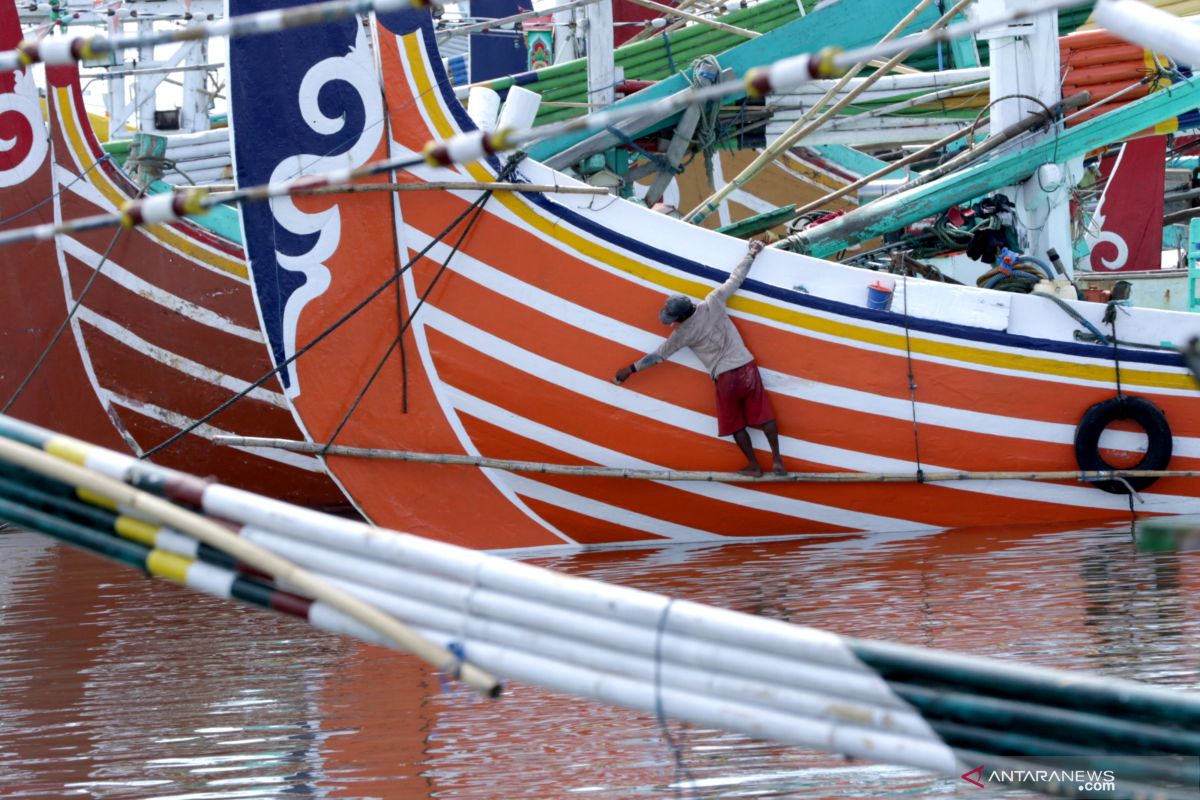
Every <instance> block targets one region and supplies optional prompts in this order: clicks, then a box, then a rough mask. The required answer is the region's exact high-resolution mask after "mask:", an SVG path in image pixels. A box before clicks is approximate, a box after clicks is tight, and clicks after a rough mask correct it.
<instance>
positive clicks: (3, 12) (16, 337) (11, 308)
mask: <svg viewBox="0 0 1200 800" xmlns="http://www.w3.org/2000/svg"><path fill="white" fill-rule="evenodd" d="M20 40H21V26H20V24H19V22H18V19H17V8H16V5H15V4H13V3H2V4H0V48H4V49H9V48H12V47H15V46H16V44H17V43H18V42H19V41H20ZM0 139H3V140H4V143H3V149H2V150H0V230H8V229H12V228H19V227H23V226H27V225H40V224H46V223H50V222H53V221H54V205H53V204H52V203H50V202H47V201H46V200H47V196H48V195H49V194H50V181H51V177H50V175H51V171H52V169H53V165H52V163H51V153H50V148H49V146H48V143H47V141H46V136H45V126H44V125H43V123H42V110H41V107H40V104H39V102H38V89H37V86H36V85H34V82H33V75H32V69H31V68H28V67H27V68H25V69H22V70H18V71H16V72H12V73H4V74H0ZM55 261H56V259H55V252H54V244H53V243H52V242H48V241H39V242H32V243H28V244H25V245H18V246H14V247H12V248H9V249H8V250H6V252H5V253H4V257H3V258H0V270H2V271H3V280H4V291H3V292H0V319H3V320H4V328H3V343H4V344H3V359H2V361H0V404H8V403H11V408H10V413H12V414H13V415H14V416H16V417H19V418H21V419H24V420H28V421H30V422H35V423H39V424H43V425H56V426H59V427H61V428H62V429H63V430H64V431H71V432H72V435H74V436H78V437H81V438H84V439H87V440H88V441H92V442H96V443H97V444H102V445H105V446H107V447H120V446H121V440H120V438H119V437H118V436H117V432H116V428H114V427H113V423H112V421H111V420H110V419H109V418H108V416H107V415H106V414H105V411H104V408H103V407H102V406H101V405H100V403H99V402H98V401H97V400H96V396H95V393H94V392H93V391H92V388H91V383H90V380H89V376H88V374H87V371H86V370H87V368H86V365H85V364H84V362H83V360H82V359H81V358H80V355H79V351H78V350H77V349H76V347H75V343H74V341H72V340H71V337H70V336H67V337H66V340H65V341H60V342H59V343H58V344H57V345H56V346H55V347H54V348H53V349H50V350H49V352H48V354H47V355H46V356H45V358H44V360H42V361H41V363H40V364H39V359H41V358H42V354H43V353H44V352H46V351H47V347H48V346H49V345H50V343H51V341H52V340H53V339H54V336H55V332H56V331H57V329H58V328H59V326H60V325H61V324H62V322H63V320H65V319H66V317H67V310H68V303H67V298H66V296H65V295H64V292H63V287H62V280H61V279H60V278H59V274H58V267H57V264H56V263H55ZM35 368H36V374H35V375H34V376H33V377H32V378H29V379H28V380H27V376H29V375H30V373H31V372H32V371H34V369H35ZM13 398H15V400H14V399H13Z"/></svg>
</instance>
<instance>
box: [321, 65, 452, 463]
mask: <svg viewBox="0 0 1200 800" xmlns="http://www.w3.org/2000/svg"><path fill="white" fill-rule="evenodd" d="M382 78H383V76H382V71H381V73H380V82H379V95H380V97H381V98H382V101H383V120H384V131H385V133H386V134H387V137H388V149H389V150H390V149H391V144H392V142H393V141H395V136H394V135H393V131H392V112H391V108H390V107H389V105H388V97H387V86H385V85H384V83H383V79H382ZM436 85H437V84H433V86H436ZM433 86H430V88H429V89H427V90H426V91H432V89H433ZM422 95H423V93H422ZM422 95H416V96H414V97H413V99H412V100H410V101H409V103H413V102H416V99H417V97H421V96H422ZM407 105H408V103H405V104H404V105H402V106H401V108H404V107H406V106H407ZM398 173H399V171H398V170H392V171H391V179H392V181H393V182H396V181H398V178H399V175H398ZM392 209H393V216H392V221H393V224H392V245H393V250H392V272H393V274H394V276H395V278H396V283H395V289H396V324H397V325H399V326H400V329H399V331H397V333H396V338H397V340H398V341H399V343H400V413H401V414H407V413H408V352H407V351H406V350H405V348H404V293H403V287H402V286H401V285H400V259H401V258H403V257H404V253H403V250H402V248H403V246H404V243H403V241H402V239H403V237H402V236H401V235H400V228H399V226H398V225H396V224H395V223H396V222H398V221H399V216H398V214H397V213H396V212H397V211H399V209H400V198H399V196H397V195H392ZM384 358H385V359H386V358H387V357H386V356H384ZM371 380H374V377H372V379H371ZM339 427H340V426H339ZM335 435H336V434H335ZM331 441H332V439H331ZM322 455H324V454H322Z"/></svg>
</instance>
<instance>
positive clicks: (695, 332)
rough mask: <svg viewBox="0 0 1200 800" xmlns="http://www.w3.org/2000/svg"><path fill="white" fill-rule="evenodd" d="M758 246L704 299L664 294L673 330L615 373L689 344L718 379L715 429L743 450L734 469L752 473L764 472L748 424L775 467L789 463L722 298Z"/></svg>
mask: <svg viewBox="0 0 1200 800" xmlns="http://www.w3.org/2000/svg"><path fill="white" fill-rule="evenodd" d="M762 249H763V243H762V242H759V241H752V242H750V251H749V252H748V253H746V256H745V258H743V259H742V260H741V262H740V263H739V264H738V265H737V266H736V267H735V268H734V270H733V272H732V273H730V275H729V280H727V281H725V283H723V284H721V285H720V286H718V287H717V288H716V289H713V290H712V291H711V292H709V293H708V296H707V297H705V298H704V302H702V303H699V304H696V303H693V302H692V300H691V298H690V297H686V296H684V295H681V294H677V295H675V296H673V297H669V298H667V302H666V304H665V305H664V306H663V309H662V311H661V312H659V315H658V318H659V320H660V321H661V322H662V323H663V324H664V325H672V326H674V330H673V331H671V335H670V336H668V337H667V340H666V341H665V342H663V343H662V344H661V345H660V346H659V348H658V349H657V350H655V351H654V352H653V353H649V354H647V355H645V356H642V358H641V359H639V360H638V361H636V362H634V363H633V364H630V365H629V366H627V367H621V369H619V370H617V374H616V377H614V378H613V380H614V381H615V382H616V383H624V382H625V381H626V380H628V378H629V376H630V375H632V374H633V373H635V372H641V371H642V370H644V369H649V368H650V367H653V366H654V365H655V364H659V363H661V362H663V361H666V360H667V359H668V358H670V357H671V355H672V354H673V353H674V352H675V351H676V350H680V349H682V348H684V347H690V348H692V352H693V353H695V354H696V356H697V358H699V359H700V361H701V362H702V363H703V364H704V366H705V368H706V369H708V372H709V374H710V375H711V376H712V379H713V381H715V383H716V390H717V434H718V435H719V436H730V435H732V436H733V440H734V441H735V442H737V445H738V447H740V448H741V450H742V453H743V454H744V455H745V456H746V466H745V467H743V468H742V469H740V470H738V472H740V473H742V474H743V475H755V476H757V475H762V467H760V466H759V464H758V459H757V458H756V457H755V455H754V447H753V445H751V444H750V433H749V431H748V430H747V429H748V428H750V427H755V428H761V429H762V432H763V433H764V434H766V437H767V442H768V443H769V444H770V445H771V463H772V467H773V469H774V471H775V473H776V474H778V475H783V474H785V473H786V472H787V469H786V468H785V467H784V466H783V459H782V458H781V457H780V455H779V430H778V429H777V428H776V425H775V413H774V412H773V411H772V410H771V401H770V400H769V399H767V393H766V392H765V391H764V390H763V385H762V376H761V375H759V372H758V364H757V363H755V361H754V356H753V355H751V354H750V351H749V350H747V349H746V345H745V343H743V342H742V337H741V335H739V334H738V332H737V328H735V327H734V325H733V321H732V320H730V319H729V313H728V312H727V311H726V310H725V304H726V303H728V302H729V298H730V297H733V294H734V292H736V291H737V290H738V288H739V287H740V286H741V285H742V281H744V280H745V279H746V275H747V273H749V272H750V265H751V264H752V263H753V262H754V257H755V256H757V255H758V254H759V252H760V251H761V250H762Z"/></svg>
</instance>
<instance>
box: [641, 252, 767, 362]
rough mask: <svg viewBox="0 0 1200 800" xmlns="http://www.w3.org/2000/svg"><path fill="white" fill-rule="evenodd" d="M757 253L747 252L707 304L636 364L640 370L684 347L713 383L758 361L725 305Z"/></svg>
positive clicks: (698, 308)
mask: <svg viewBox="0 0 1200 800" xmlns="http://www.w3.org/2000/svg"><path fill="white" fill-rule="evenodd" d="M753 261H754V254H753V253H747V254H746V257H745V258H743V259H742V260H741V262H740V263H739V264H738V265H737V266H736V267H734V269H733V272H731V273H730V274H729V279H728V280H727V281H725V282H724V283H723V284H721V285H720V286H718V287H717V288H716V289H713V290H712V291H711V292H709V293H708V296H707V297H705V298H704V302H702V303H698V304H697V305H696V310H695V311H694V312H692V315H691V316H690V317H688V318H687V319H685V320H684V321H683V322H681V323H679V327H677V328H676V329H675V330H674V331H672V332H671V335H670V336H668V337H667V340H666V341H664V342H663V343H662V344H661V345H660V346H659V348H658V349H657V350H655V351H654V352H653V353H648V354H647V355H645V356H642V358H641V359H640V360H639V361H638V362H637V363H636V364H635V366H636V367H637V368H638V370H639V371H641V370H643V369H646V368H647V367H652V366H654V365H655V364H658V363H660V362H663V361H666V360H667V359H668V358H670V357H671V356H672V354H674V353H675V351H676V350H681V349H683V348H684V347H690V348H692V352H693V353H695V354H696V357H697V358H699V359H700V362H701V363H702V364H704V366H705V368H706V369H707V370H708V372H709V374H710V375H712V378H713V380H716V379H717V376H718V375H720V374H721V373H722V372H728V371H729V370H731V369H737V368H738V367H741V366H745V365H746V364H749V363H750V362H751V361H753V360H754V356H753V355H751V354H750V351H749V350H747V349H746V345H745V344H744V343H743V342H742V337H741V335H740V334H739V333H738V332H737V328H735V327H733V321H732V320H730V319H729V313H728V312H727V311H726V310H725V304H726V303H728V302H729V298H730V297H733V294H734V292H736V291H737V290H738V288H739V287H740V286H741V285H742V281H744V280H745V279H746V274H747V273H749V272H750V264H751V263H753Z"/></svg>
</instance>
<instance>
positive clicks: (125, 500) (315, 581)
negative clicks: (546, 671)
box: [0, 437, 500, 696]
mask: <svg viewBox="0 0 1200 800" xmlns="http://www.w3.org/2000/svg"><path fill="white" fill-rule="evenodd" d="M80 445H82V446H80ZM44 447H45V449H41V448H38V447H35V446H33V445H32V444H28V443H23V442H19V441H16V440H14V439H12V438H7V437H0V460H2V461H4V462H7V463H8V464H11V465H13V466H17V467H20V468H22V469H25V470H29V471H31V472H33V473H35V474H36V475H39V476H42V477H44V478H49V479H52V480H55V481H58V482H60V483H61V484H64V485H66V486H68V487H73V488H74V489H75V490H76V491H77V492H78V493H79V494H80V495H81V497H83V498H84V499H89V500H91V501H93V502H98V503H100V504H102V505H107V506H108V507H110V508H112V509H122V510H124V511H126V513H128V514H129V515H131V516H136V517H137V518H139V519H143V520H150V521H153V522H154V523H156V524H158V525H162V526H165V527H170V528H171V529H173V530H175V531H179V532H181V533H183V534H185V535H187V536H190V537H192V538H194V539H196V540H197V541H199V542H203V543H204V544H207V545H209V546H210V547H212V548H215V549H216V550H220V551H221V552H223V553H226V554H228V555H229V556H232V557H233V558H234V559H236V560H237V561H239V562H242V563H244V564H246V565H248V566H250V567H252V568H254V569H256V570H259V571H261V572H263V573H266V574H267V575H269V576H271V577H272V578H273V579H274V580H275V581H276V582H277V583H280V584H283V585H287V586H289V587H291V588H292V589H294V590H295V591H296V592H299V593H302V594H304V595H305V596H307V597H311V598H313V599H316V600H319V601H321V602H323V603H325V604H327V605H329V606H330V607H332V608H334V609H336V610H338V611H340V612H341V613H343V614H345V615H346V616H347V617H349V618H351V619H353V620H355V621H356V622H358V623H359V624H361V625H363V626H365V627H366V628H368V629H369V630H371V631H374V632H375V633H376V634H378V635H379V636H381V637H384V638H385V639H387V640H389V641H391V642H393V643H394V644H395V645H396V646H398V647H399V648H401V649H403V650H405V651H407V652H410V653H413V654H414V655H416V656H418V657H419V658H421V659H423V660H425V661H427V662H428V663H430V664H432V665H434V666H435V667H437V668H438V669H441V670H444V671H447V672H449V673H451V674H454V675H456V676H457V677H459V678H461V680H462V681H463V682H464V683H466V684H468V685H469V686H471V687H472V688H474V689H476V690H477V691H479V692H480V693H482V694H485V695H489V696H496V695H497V694H498V693H499V691H500V684H499V682H498V681H497V680H496V679H495V678H494V677H492V676H491V675H489V674H487V673H486V672H484V671H483V670H480V669H479V668H478V667H475V666H473V665H471V664H468V663H462V662H461V661H460V660H459V659H458V658H457V657H456V656H455V655H454V654H453V653H451V652H450V651H448V650H447V649H446V648H444V647H441V646H439V645H437V644H434V643H433V642H431V641H429V640H428V639H426V638H425V637H423V636H421V635H419V634H417V633H416V632H414V631H413V630H411V629H410V628H409V627H408V626H407V625H405V624H403V623H401V622H400V621H398V620H396V619H395V618H394V617H391V616H389V615H387V614H384V613H383V612H381V611H380V610H379V609H377V608H375V607H374V606H371V605H370V604H368V603H365V602H363V601H362V600H360V599H358V598H357V597H355V596H353V595H352V594H350V593H349V592H347V591H345V590H344V589H341V588H338V587H337V586H334V585H332V584H330V583H329V582H328V581H327V580H325V579H323V578H320V577H318V576H316V575H314V574H313V573H311V572H309V571H308V570H305V569H303V568H301V567H299V566H297V565H296V564H294V563H292V562H291V561H289V560H287V559H286V558H283V557H281V556H279V555H277V554H275V553H272V552H271V551H269V550H267V549H265V548H263V547H261V546H259V545H256V544H254V543H253V542H251V541H249V540H248V539H246V538H244V537H241V536H237V535H236V534H234V533H231V532H230V531H229V530H228V529H227V528H226V527H224V526H222V525H221V524H219V523H217V522H216V521H214V520H212V519H208V518H207V517H204V516H201V515H199V514H196V513H195V512H192V511H189V510H187V509H185V508H183V507H181V506H178V505H176V504H175V503H172V502H169V501H168V500H165V499H163V498H161V497H156V496H154V495H152V494H150V493H148V492H145V491H141V490H139V489H137V488H134V487H132V486H129V485H127V484H126V483H124V482H122V481H121V480H118V479H115V478H112V477H108V476H106V475H102V474H101V473H99V472H97V471H95V470H93V469H88V468H87V467H86V466H84V464H86V461H87V456H88V453H89V451H92V450H98V448H92V447H91V446H90V445H84V444H83V443H82V442H66V441H63V440H58V441H50V440H46V441H45V442H44ZM106 452H107V451H106ZM108 455H109V456H115V455H116V454H115V453H108ZM130 460H131V461H132V462H133V464H136V463H137V462H136V460H133V459H130Z"/></svg>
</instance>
